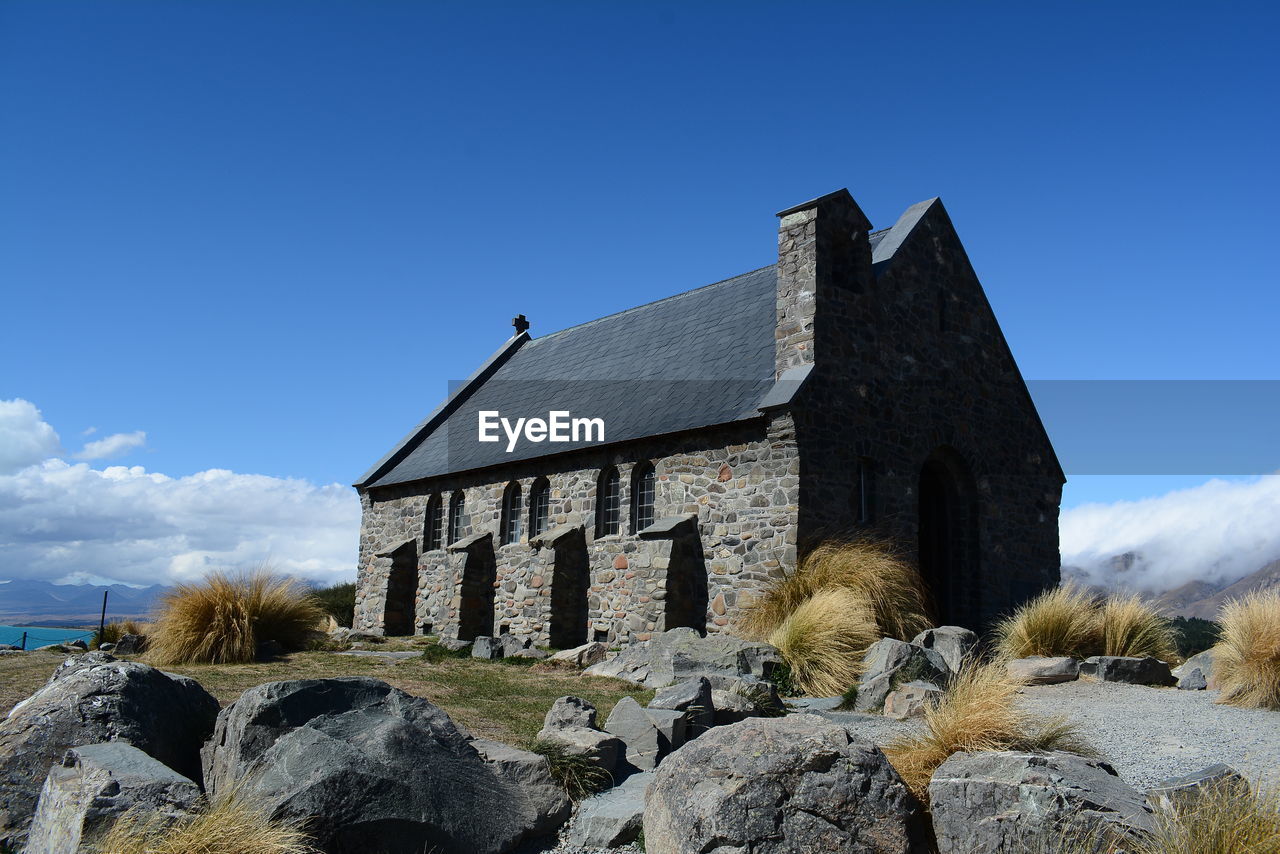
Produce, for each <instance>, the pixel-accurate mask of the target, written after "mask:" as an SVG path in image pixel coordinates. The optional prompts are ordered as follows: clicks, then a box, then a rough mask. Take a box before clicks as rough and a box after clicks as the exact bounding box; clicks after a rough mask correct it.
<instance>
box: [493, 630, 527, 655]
mask: <svg viewBox="0 0 1280 854" xmlns="http://www.w3.org/2000/svg"><path fill="white" fill-rule="evenodd" d="M496 640H497V641H498V643H499V644H500V645H501V648H502V655H501V656H499V657H501V658H514V657H516V656H517V655H519V654H520V653H521V652H522V651H524V650H526V649H529V648H530V647H532V646H533V639H532V638H529V637H526V636H524V635H502V636H500V637H498V638H496Z"/></svg>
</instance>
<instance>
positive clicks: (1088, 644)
mask: <svg viewBox="0 0 1280 854" xmlns="http://www.w3.org/2000/svg"><path fill="white" fill-rule="evenodd" d="M996 637H997V645H998V648H999V650H1000V653H1001V654H1002V655H1005V656H1007V657H1009V658H1027V657H1029V656H1032V655H1049V656H1057V655H1070V656H1073V657H1075V658H1087V657H1088V656H1090V655H1097V654H1098V653H1097V650H1098V649H1100V648H1101V646H1102V639H1101V637H1100V632H1099V623H1098V618H1097V606H1096V604H1095V602H1094V599H1093V597H1092V596H1091V595H1089V593H1087V592H1086V591H1084V590H1082V589H1080V588H1079V587H1077V586H1075V585H1074V584H1064V585H1062V586H1061V587H1056V588H1054V589H1053V590H1046V591H1045V592H1044V593H1041V594H1040V595H1039V596H1037V597H1036V598H1034V599H1032V600H1031V601H1030V602H1027V603H1026V604H1024V605H1023V606H1022V607H1020V608H1019V609H1018V610H1017V611H1015V612H1014V613H1013V615H1012V616H1010V617H1006V618H1005V619H1003V620H1001V621H1000V623H999V624H998V625H997V626H996Z"/></svg>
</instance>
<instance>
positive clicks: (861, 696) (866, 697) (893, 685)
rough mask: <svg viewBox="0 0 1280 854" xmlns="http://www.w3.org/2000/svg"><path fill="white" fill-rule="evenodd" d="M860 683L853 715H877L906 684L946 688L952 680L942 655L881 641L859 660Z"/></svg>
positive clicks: (907, 645) (891, 639) (921, 648)
mask: <svg viewBox="0 0 1280 854" xmlns="http://www.w3.org/2000/svg"><path fill="white" fill-rule="evenodd" d="M862 668H863V670H862V681H861V682H859V683H858V694H857V698H856V699H855V700H854V705H853V708H854V711H858V712H870V713H873V714H878V713H880V712H882V711H884V704H885V700H887V699H888V697H889V695H890V694H891V693H893V692H894V691H895V690H897V688H898V686H900V685H903V684H906V683H907V682H929V683H931V684H934V685H946V684H947V681H948V680H949V679H950V677H951V671H950V670H949V669H948V668H947V664H946V662H945V661H944V660H943V658H942V654H941V653H940V652H938V651H937V650H934V649H925V648H924V647H920V646H916V645H915V644H910V643H903V642H902V641H900V640H894V639H893V638H883V639H882V640H878V641H876V642H875V643H873V644H872V645H871V646H870V647H868V648H867V652H866V654H865V655H864V656H863V658H862Z"/></svg>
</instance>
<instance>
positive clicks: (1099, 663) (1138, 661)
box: [1080, 655, 1177, 687]
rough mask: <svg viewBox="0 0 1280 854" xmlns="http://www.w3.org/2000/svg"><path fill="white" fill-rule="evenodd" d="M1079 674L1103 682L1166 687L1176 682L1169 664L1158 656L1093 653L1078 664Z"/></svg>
mask: <svg viewBox="0 0 1280 854" xmlns="http://www.w3.org/2000/svg"><path fill="white" fill-rule="evenodd" d="M1080 675H1081V676H1092V677H1094V678H1095V679H1099V680H1101V681H1103V682H1125V683H1127V684H1129V685H1158V686H1161V687H1167V686H1170V685H1174V684H1176V683H1177V680H1176V679H1174V678H1173V674H1171V673H1170V672H1169V665H1167V664H1165V663H1164V662H1163V661H1161V660H1160V659H1158V658H1152V657H1151V656H1147V657H1146V658H1128V657H1122V656H1117V655H1095V656H1092V657H1091V658H1086V659H1085V660H1084V661H1083V662H1081V664H1080Z"/></svg>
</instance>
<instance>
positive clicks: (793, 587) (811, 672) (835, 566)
mask: <svg viewBox="0 0 1280 854" xmlns="http://www.w3.org/2000/svg"><path fill="white" fill-rule="evenodd" d="M926 595H927V594H926V593H925V590H924V584H923V583H922V581H921V579H920V574H919V573H918V572H916V570H915V568H914V567H913V566H912V565H911V564H910V563H908V562H907V561H906V560H905V559H904V558H903V557H902V556H901V555H899V554H898V553H897V552H896V551H895V550H894V549H893V548H891V547H890V546H889V545H888V544H887V543H883V542H878V541H873V540H837V541H827V542H825V543H823V544H821V545H819V546H818V547H816V548H814V549H812V550H811V551H810V552H809V553H808V554H806V555H805V557H804V558H803V559H802V560H801V561H800V565H799V566H797V567H796V570H795V572H792V573H791V574H790V575H787V576H786V577H784V578H781V579H778V580H777V581H775V582H773V583H772V584H771V585H770V586H769V587H768V588H767V589H766V590H765V591H764V592H763V593H761V595H760V598H759V599H757V600H756V601H755V602H753V603H751V604H750V605H749V606H747V608H746V609H745V612H744V614H743V617H742V619H741V621H740V622H739V624H738V625H737V629H738V631H739V632H740V633H741V634H742V635H743V636H744V637H748V638H751V639H754V640H763V641H768V642H770V643H772V644H773V645H775V646H777V647H778V648H779V649H780V650H781V651H782V655H783V658H784V659H785V660H786V662H787V664H788V665H789V667H790V668H791V673H792V676H791V680H792V684H794V685H795V686H796V687H797V688H799V689H800V690H802V691H805V692H807V693H811V694H840V693H843V692H844V691H845V690H847V689H848V688H849V687H850V686H851V685H854V684H856V683H857V681H858V676H859V675H860V670H861V667H862V656H863V654H864V653H865V652H866V649H867V647H868V646H870V645H871V644H872V643H875V642H876V641H877V640H879V639H880V638H882V637H894V638H899V639H901V640H910V639H911V638H913V637H915V636H916V635H917V634H919V633H920V632H922V631H924V630H925V629H927V628H929V627H930V626H931V625H932V622H931V621H930V620H929V617H928V616H927V612H928V608H927V605H926ZM806 634H809V635H812V636H811V637H806V636H805V635H806Z"/></svg>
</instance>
